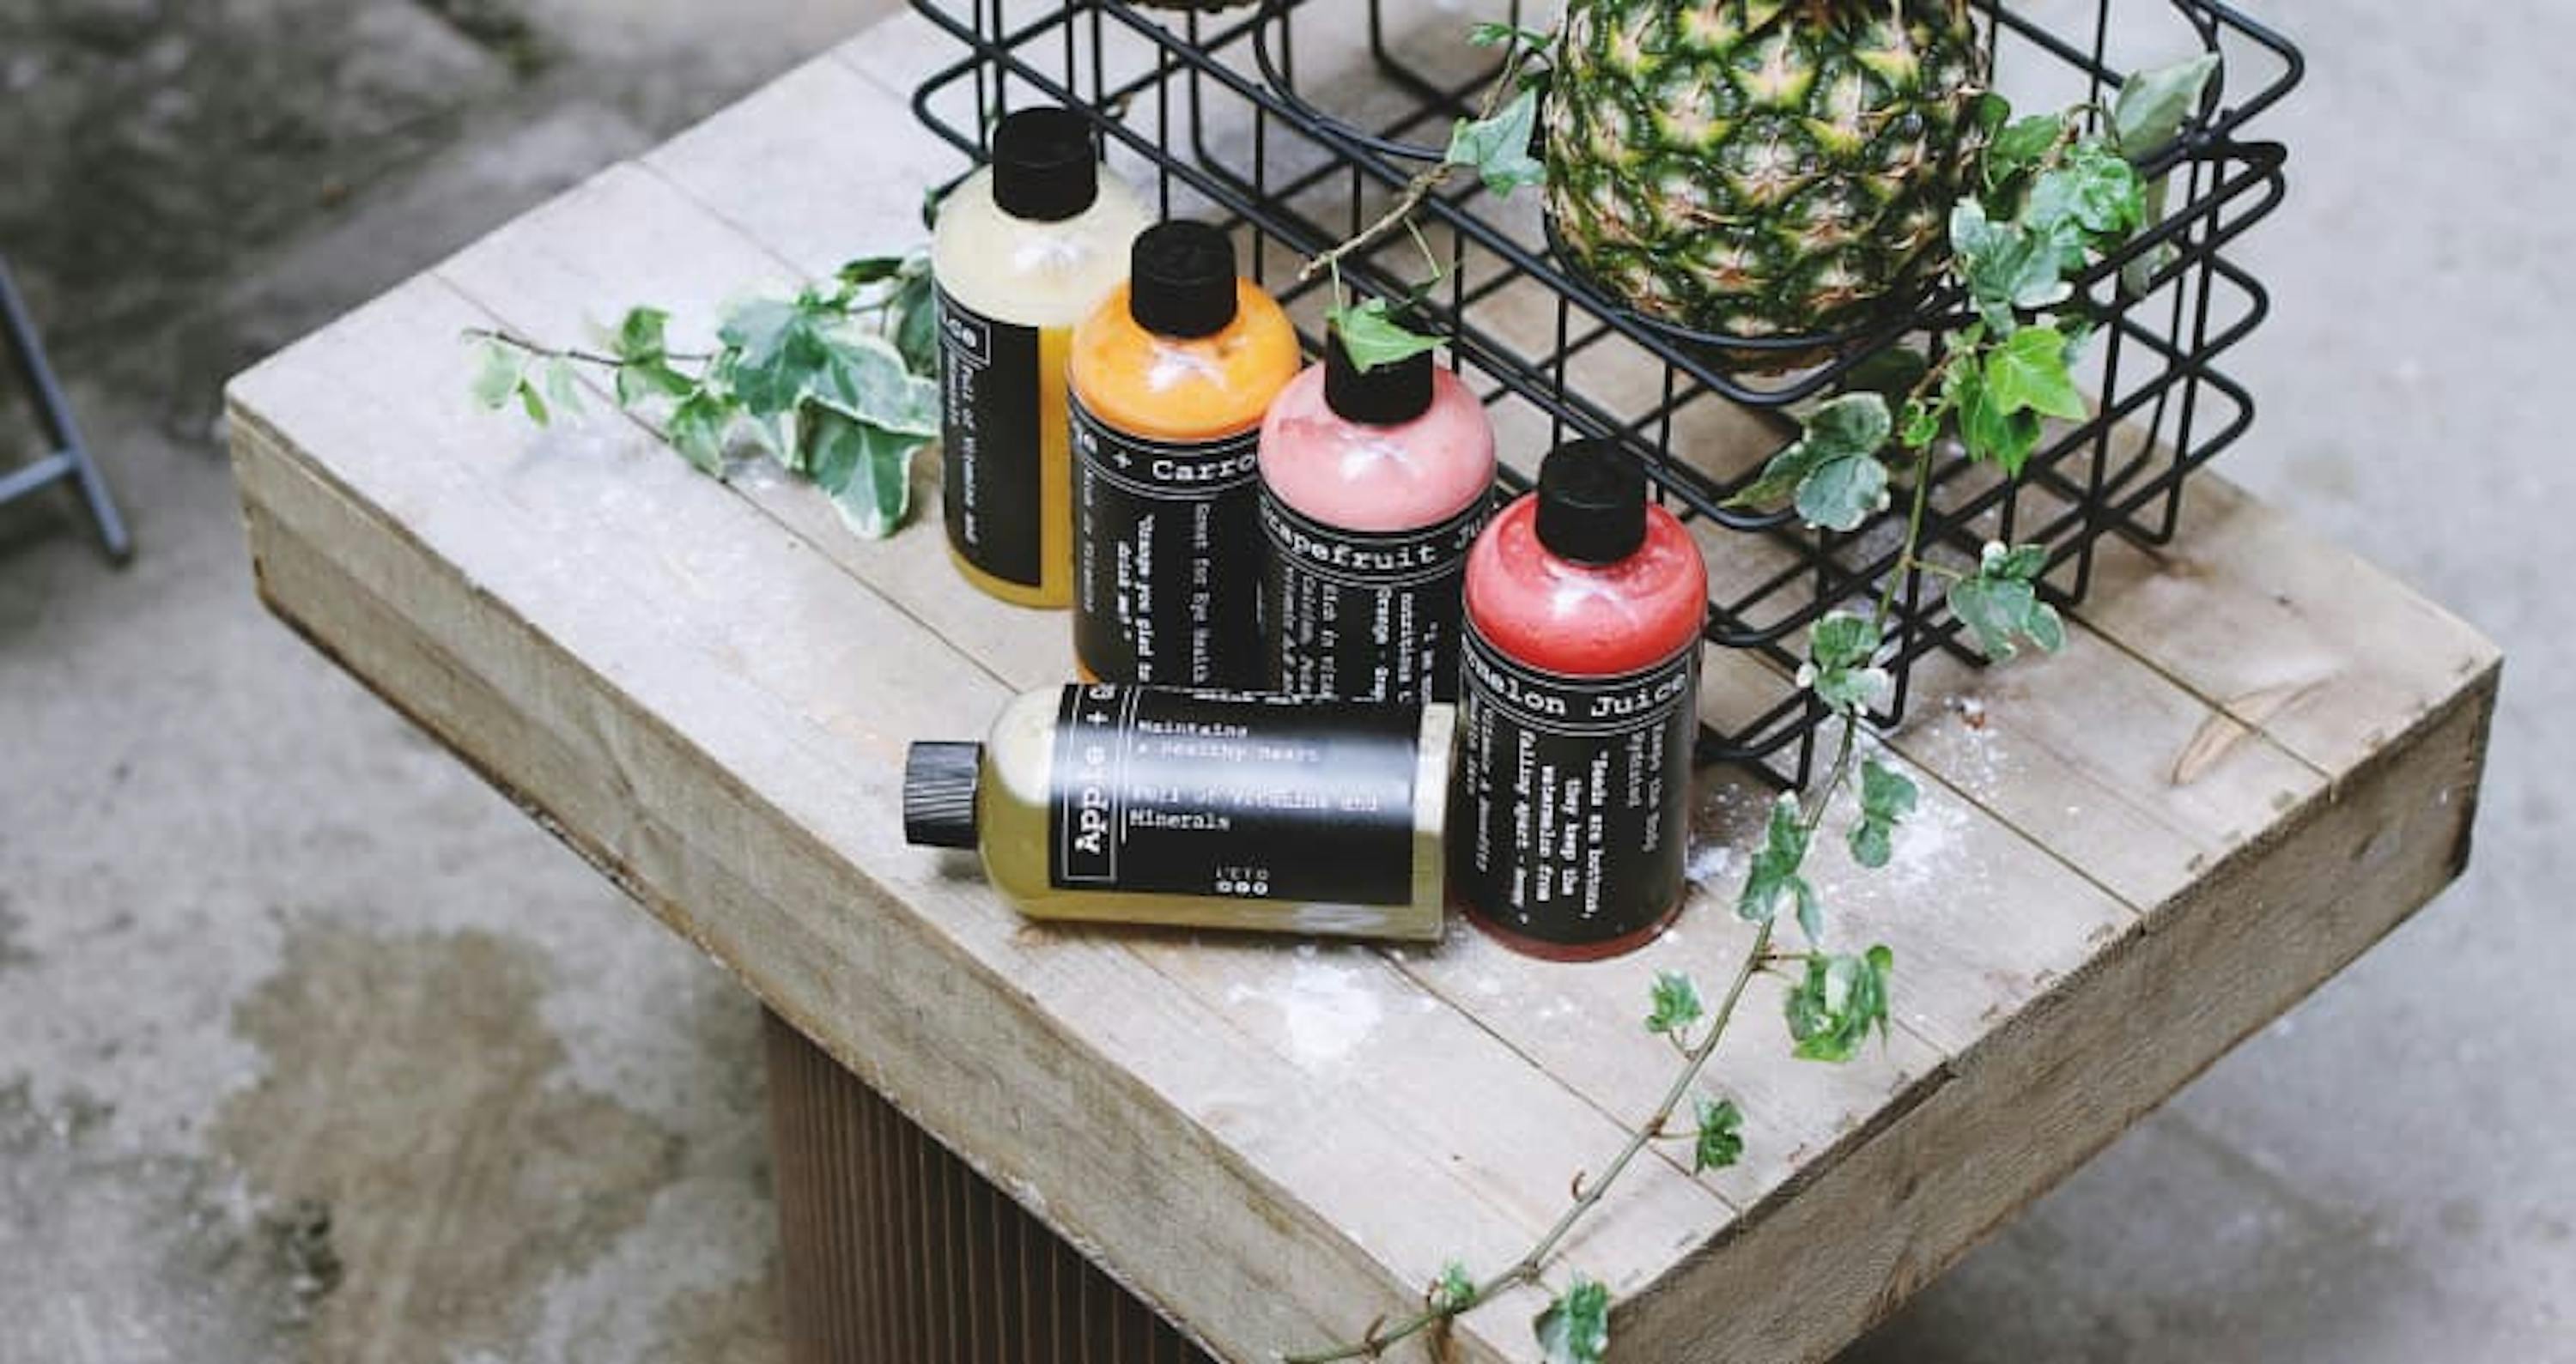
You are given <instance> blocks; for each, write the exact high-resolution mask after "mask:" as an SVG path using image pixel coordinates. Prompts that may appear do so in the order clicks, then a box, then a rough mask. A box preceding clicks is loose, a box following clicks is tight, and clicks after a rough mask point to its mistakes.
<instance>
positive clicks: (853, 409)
mask: <svg viewBox="0 0 2576 1364" xmlns="http://www.w3.org/2000/svg"><path fill="white" fill-rule="evenodd" d="M822 354H823V359H822V362H821V363H820V364H819V365H817V366H816V367H815V368H814V371H813V373H812V374H811V375H810V376H808V379H807V384H808V387H807V389H806V392H805V394H804V396H806V397H810V398H812V399H813V401H815V402H816V403H819V404H821V405H823V406H824V407H828V408H830V409H832V410H833V411H835V412H838V413H840V414H841V415H842V416H845V417H848V418H849V419H851V420H852V421H855V422H862V423H865V424H867V425H870V426H875V427H878V428H881V429H882V430H884V431H886V432H887V433H888V434H890V435H904V436H918V437H922V438H924V439H927V438H930V437H934V436H937V435H938V434H939V385H938V384H937V383H936V382H934V381H932V380H929V379H924V378H921V377H919V376H918V375H915V374H914V373H913V372H912V370H911V368H910V367H909V366H907V365H906V364H904V361H903V356H902V355H901V354H899V353H898V352H897V351H896V350H895V348H894V344H893V343H892V342H890V341H887V340H886V339H885V338H884V337H881V336H874V335H870V334H867V333H843V334H839V335H831V336H826V337H824V338H823V340H822Z"/></svg>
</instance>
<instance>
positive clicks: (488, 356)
mask: <svg viewBox="0 0 2576 1364" xmlns="http://www.w3.org/2000/svg"><path fill="white" fill-rule="evenodd" d="M527 372H528V353H527V352H526V351H523V350H521V349H519V348H518V347H516V346H513V345H511V344H509V343H508V342H506V341H497V340H488V339H487V340H486V341H484V343H483V354H482V362H481V364H480V365H479V366H477V367H476V369H475V371H474V384H473V387H472V388H471V389H470V390H469V391H470V392H471V393H472V394H473V395H474V401H476V402H478V403H481V404H482V405H483V406H485V407H488V408H491V409H492V410H493V411H495V412H498V411H500V410H501V409H502V408H503V407H506V406H508V405H509V402H510V399H511V398H512V397H514V396H516V395H517V394H518V391H519V380H520V378H521V377H522V376H524V375H525V374H526V373H527Z"/></svg>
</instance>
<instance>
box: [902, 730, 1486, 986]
mask: <svg viewBox="0 0 2576 1364" xmlns="http://www.w3.org/2000/svg"><path fill="white" fill-rule="evenodd" d="M1451 728H1452V712H1451V709H1450V707H1448V706H1446V705H1428V706H1424V705H1412V704H1393V703H1384V702H1360V701H1335V700H1327V699H1322V698H1314V697H1291V696H1273V695H1265V694H1259V693H1251V692H1231V691H1205V690H1184V689H1176V688H1161V687H1140V686H1129V685H1120V684H1109V683H1075V684H1071V685H1068V686H1065V687H1063V688H1060V689H1049V690H1044V691H1034V692H1029V693H1027V694H1025V695H1023V696H1020V697H1018V698H1017V699H1015V700H1013V701H1012V702H1011V703H1010V704H1009V705H1008V706H1006V707H1004V708H1003V711H1002V714H1001V718H1000V719H998V720H996V721H994V723H993V729H992V733H991V735H990V736H989V737H988V738H986V740H985V741H984V742H982V743H980V744H978V743H917V744H914V745H913V746H912V752H911V755H910V757H909V759H908V760H907V762H906V763H905V767H904V783H903V823H904V837H905V838H906V839H907V840H908V841H910V842H912V843H914V844H916V845H922V846H929V847H943V848H972V849H975V850H977V851H978V852H980V853H981V854H982V855H983V861H984V870H985V875H986V876H987V878H989V879H990V880H991V882H992V884H993V886H994V888H995V889H997V890H999V891H1001V892H1002V893H1003V894H1004V895H1006V896H1008V897H1010V899H1011V900H1012V901H1013V902H1014V903H1016V904H1017V905H1018V906H1019V908H1020V909H1021V911H1022V912H1024V913H1026V914H1029V915H1031V916H1033V917H1036V918H1041V919H1084V920H1094V921H1100V922H1111V923H1133V924H1171V925H1181V926H1186V927H1192V928H1221V929H1253V930H1261V931H1268V932H1278V933H1301V934H1326V935H1333V936H1340V937H1355V938H1407V939H1414V940H1419V941H1430V940H1433V939H1436V938H1438V937H1439V936H1440V930H1441V906H1442V901H1441V878H1442V871H1443V856H1444V855H1443V853H1442V850H1441V843H1440V830H1441V824H1442V821H1443V820H1444V819H1445V818H1446V814H1447V810H1448V798H1449V796H1448V787H1449V744H1450V733H1451Z"/></svg>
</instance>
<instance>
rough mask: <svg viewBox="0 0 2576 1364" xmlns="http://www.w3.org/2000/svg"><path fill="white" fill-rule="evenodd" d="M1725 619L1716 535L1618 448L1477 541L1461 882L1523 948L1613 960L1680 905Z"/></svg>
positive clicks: (1570, 467)
mask: <svg viewBox="0 0 2576 1364" xmlns="http://www.w3.org/2000/svg"><path fill="white" fill-rule="evenodd" d="M1707 611H1708V573H1707V569H1706V568H1705V567H1704V566H1703V564H1702V562H1701V559H1700V552H1699V545H1698V543H1697V542H1695V541H1694V540H1692V539H1691V536H1690V532H1689V531H1688V530H1686V529H1684V528H1683V526H1682V524H1681V523H1680V522H1679V521H1677V520H1675V519H1674V518H1673V516H1672V514H1671V513H1670V512H1667V511H1665V510H1664V509H1663V508H1661V507H1657V506H1653V505H1651V504H1649V503H1648V502H1647V501H1646V481H1645V475H1644V473H1643V472H1642V471H1641V470H1640V469H1639V467H1638V465H1637V463H1636V461H1635V460H1633V459H1632V458H1630V457H1629V456H1628V455H1627V454H1626V453H1625V452H1623V451H1621V450H1619V449H1618V448H1616V447H1615V446H1611V445H1608V444H1606V443H1596V442H1578V443H1575V444H1572V445H1568V446H1565V447H1562V448H1560V449H1558V450H1556V451H1555V452H1554V453H1552V454H1550V455H1549V456H1548V457H1547V458H1546V459H1545V460H1544V461H1542V462H1541V463H1540V465H1539V477H1538V488H1537V490H1536V491H1535V492H1532V493H1530V494H1529V495H1527V496H1524V497H1522V498H1521V499H1520V500H1518V501H1516V502H1514V503H1512V505H1510V506H1509V507H1506V508H1504V509H1503V511H1502V513H1501V514H1500V515H1498V516H1496V517H1495V518H1494V522H1493V524H1492V525H1491V526H1488V527H1487V528H1486V529H1485V533H1484V535H1483V536H1482V537H1481V538H1479V539H1478V540H1477V542H1476V547H1475V549H1474V550H1472V551H1470V553H1469V555H1468V560H1467V588H1466V627H1467V628H1466V641H1465V648H1464V650H1463V655H1464V658H1463V666H1462V668H1461V684H1460V689H1459V702H1458V728H1459V771H1458V779H1457V782H1456V783H1455V786H1454V788H1453V794H1452V797H1451V799H1452V802H1453V804H1452V807H1451V811H1450V845H1451V849H1452V858H1451V862H1450V887H1451V890H1452V892H1453V893H1454V894H1456V895H1457V896H1458V898H1459V899H1460V900H1461V901H1462V902H1463V903H1464V904H1465V905H1466V907H1467V910H1468V912H1469V913H1470V915H1471V916H1473V917H1474V918H1475V920H1476V921H1477V923H1478V925H1479V926H1480V927H1482V928H1484V929H1485V930H1486V931H1488V932H1489V933H1491V934H1493V935H1494V936H1495V937H1496V938H1499V939H1500V940H1501V941H1502V942H1503V943H1505V944H1506V945H1507V946H1510V947H1512V948H1514V949H1516V950H1518V951H1522V952H1527V953H1531V954H1533V955H1537V956H1544V957H1550V958H1555V959H1559V960H1591V959H1593V958H1598V957H1606V956H1612V955H1615V954H1617V953H1620V952H1625V951H1627V950H1629V949H1631V948H1634V947H1638V946H1641V945H1643V944H1644V943H1646V942H1647V941H1649V940H1651V939H1652V938H1653V937H1654V936H1655V934H1657V933H1658V932H1660V931H1662V929H1663V927H1664V925H1665V924H1666V923H1668V922H1670V921H1671V919H1672V916H1673V914H1674V913H1675V912H1676V911H1677V910H1679V909H1680V907H1681V900H1682V891H1683V865H1684V854H1685V852H1686V847H1687V844H1688V841H1689V835H1690V776H1691V750H1692V747H1693V744H1694V742H1695V741H1696V739H1697V737H1698V733H1699V658H1700V631H1701V628H1702V626H1703V625H1704V623H1705V619H1706V615H1707Z"/></svg>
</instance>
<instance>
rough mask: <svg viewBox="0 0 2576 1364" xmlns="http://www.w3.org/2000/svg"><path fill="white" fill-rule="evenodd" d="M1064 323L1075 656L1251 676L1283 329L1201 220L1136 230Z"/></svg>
mask: <svg viewBox="0 0 2576 1364" xmlns="http://www.w3.org/2000/svg"><path fill="white" fill-rule="evenodd" d="M1131 265H1132V268H1131V271H1130V279H1129V281H1128V283H1127V284H1126V285H1124V286H1122V287H1120V288H1119V289H1118V290H1116V291H1115V292H1113V293H1112V294H1110V296H1109V298H1108V299H1107V300H1106V301H1104V302H1103V303H1102V304H1101V305H1100V307H1099V308H1097V309H1096V310H1094V311H1093V312H1092V314H1091V316H1090V317H1088V318H1086V319H1084V321H1083V323H1082V325H1081V326H1079V327H1077V328H1075V329H1074V333H1073V355H1072V363H1071V368H1070V375H1069V381H1068V387H1069V388H1070V390H1071V396H1072V408H1073V451H1074V470H1073V501H1074V601H1073V652H1074V661H1075V662H1076V663H1077V664H1078V665H1079V666H1080V668H1081V669H1082V671H1083V673H1084V675H1085V676H1087V677H1090V678H1094V679H1098V680H1101V681H1108V682H1150V683H1158V684H1162V685H1167V686H1200V687H1236V688H1252V687H1257V686H1259V685H1260V682H1261V678H1262V673H1263V671H1264V669H1263V662H1262V652H1263V651H1262V645H1261V555H1262V539H1261V520H1260V508H1261V492H1260V482H1259V474H1258V466H1257V464H1256V462H1255V455H1256V453H1257V452H1258V449H1259V446H1260V438H1261V416H1262V413H1263V411H1264V410H1266V409H1267V408H1268V407H1269V406H1270V399H1271V398H1272V397H1273V396H1274V395H1276V394H1277V393H1278V392H1279V390H1280V389H1281V388H1282V387H1283V386H1285V385H1286V384H1287V382H1288V381H1289V380H1290V379H1292V378H1295V377H1296V374H1297V368H1298V364H1299V358H1298V353H1297V333H1296V330H1295V329H1294V328H1292V327H1291V326H1289V324H1288V316H1287V314H1285V313H1283V312H1281V311H1280V308H1279V304H1278V303H1277V302H1276V301H1275V300H1273V299H1272V298H1271V297H1270V296H1269V295H1268V294H1266V293H1263V292H1262V291H1261V288H1260V286H1259V285H1256V284H1254V283H1252V282H1251V281H1249V280H1245V279H1240V278H1237V277H1236V275H1235V267H1234V243H1233V242H1232V241H1231V240H1229V239H1228V238H1227V237H1226V235H1225V234H1224V233H1222V232H1220V231H1218V230H1217V229H1215V228H1213V227H1209V226H1208V225H1206V224H1204V223H1193V222H1172V223H1163V224H1160V225H1158V226H1155V227H1150V228H1147V229H1145V231H1144V233H1143V235H1141V236H1139V237H1137V238H1136V246H1135V250H1134V252H1133V259H1132V262H1131Z"/></svg>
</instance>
